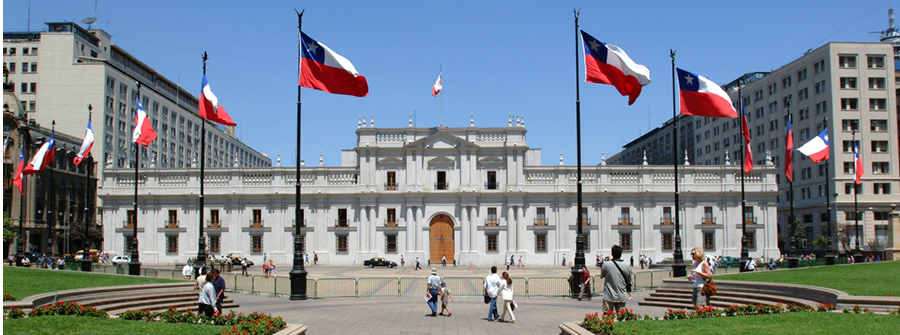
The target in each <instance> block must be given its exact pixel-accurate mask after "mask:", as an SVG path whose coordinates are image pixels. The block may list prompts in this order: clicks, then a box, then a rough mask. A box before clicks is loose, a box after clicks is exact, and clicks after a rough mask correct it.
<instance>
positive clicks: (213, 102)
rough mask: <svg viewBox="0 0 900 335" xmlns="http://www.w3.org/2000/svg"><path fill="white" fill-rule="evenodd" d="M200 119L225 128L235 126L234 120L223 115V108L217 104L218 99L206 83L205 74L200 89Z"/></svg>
mask: <svg viewBox="0 0 900 335" xmlns="http://www.w3.org/2000/svg"><path fill="white" fill-rule="evenodd" d="M199 110H200V111H199V113H198V114H200V117H202V118H204V119H207V120H210V121H212V122H216V123H220V124H224V125H226V126H236V125H237V123H234V120H232V119H231V117H230V116H228V113H225V108H224V107H222V105H220V104H219V98H216V95H215V94H213V92H212V89H210V88H209V82H208V81H206V74H203V87H202V88H201V89H200V108H199Z"/></svg>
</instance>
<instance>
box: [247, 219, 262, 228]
mask: <svg viewBox="0 0 900 335" xmlns="http://www.w3.org/2000/svg"><path fill="white" fill-rule="evenodd" d="M263 222H265V221H264V220H262V219H250V227H254V228H259V227H262V226H263Z"/></svg>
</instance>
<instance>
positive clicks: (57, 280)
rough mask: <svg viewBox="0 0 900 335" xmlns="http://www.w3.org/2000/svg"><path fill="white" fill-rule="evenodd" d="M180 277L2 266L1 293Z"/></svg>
mask: <svg viewBox="0 0 900 335" xmlns="http://www.w3.org/2000/svg"><path fill="white" fill-rule="evenodd" d="M181 281H182V280H175V279H163V278H147V277H132V276H121V275H112V274H102V273H84V272H80V271H66V270H62V271H56V270H41V269H29V268H20V267H9V266H4V267H3V293H4V294H11V295H12V296H13V297H15V298H16V299H18V300H22V299H24V298H25V297H29V296H32V295H35V294H40V293H45V292H53V291H63V290H71V289H77V288H86V287H104V286H120V285H136V284H146V283H176V282H181Z"/></svg>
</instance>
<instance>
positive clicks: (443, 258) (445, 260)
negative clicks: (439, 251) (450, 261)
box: [441, 255, 447, 267]
mask: <svg viewBox="0 0 900 335" xmlns="http://www.w3.org/2000/svg"><path fill="white" fill-rule="evenodd" d="M441 265H442V266H444V267H447V256H446V255H444V256H441Z"/></svg>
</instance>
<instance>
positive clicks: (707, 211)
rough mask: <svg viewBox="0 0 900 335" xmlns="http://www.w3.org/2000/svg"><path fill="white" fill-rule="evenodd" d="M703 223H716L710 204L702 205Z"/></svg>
mask: <svg viewBox="0 0 900 335" xmlns="http://www.w3.org/2000/svg"><path fill="white" fill-rule="evenodd" d="M703 224H716V218H715V217H714V216H713V208H712V206H706V207H703Z"/></svg>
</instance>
